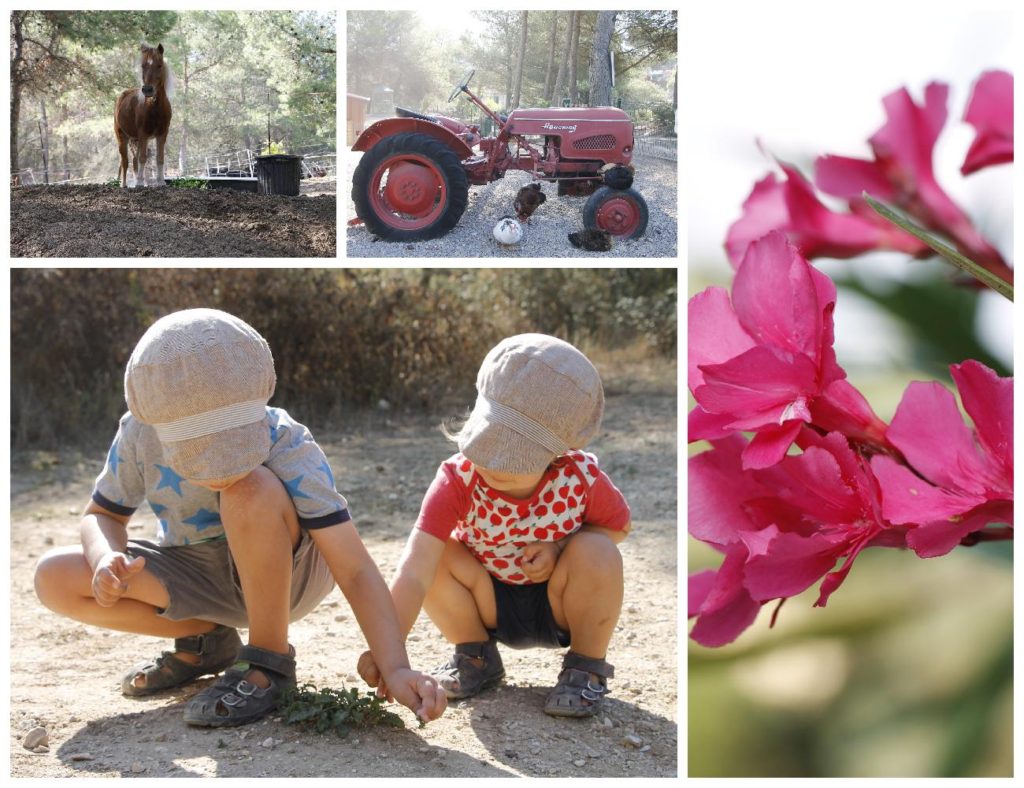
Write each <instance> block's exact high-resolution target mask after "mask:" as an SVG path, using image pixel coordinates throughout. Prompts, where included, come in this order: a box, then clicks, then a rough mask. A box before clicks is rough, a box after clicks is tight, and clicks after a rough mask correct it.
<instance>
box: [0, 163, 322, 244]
mask: <svg viewBox="0 0 1024 788" xmlns="http://www.w3.org/2000/svg"><path fill="white" fill-rule="evenodd" d="M335 187H336V182H335V181H333V180H331V181H330V183H329V184H320V183H311V182H309V181H304V182H303V184H302V191H303V193H302V194H300V195H299V196H298V197H275V196H269V195H262V194H252V193H249V192H238V191H229V190H220V189H213V190H209V189H178V188H164V189H121V188H118V187H116V186H99V185H94V186H89V185H87V186H25V187H22V188H18V189H12V190H11V257H334V256H335V253H336V251H337V210H336V199H335V195H334V190H335Z"/></svg>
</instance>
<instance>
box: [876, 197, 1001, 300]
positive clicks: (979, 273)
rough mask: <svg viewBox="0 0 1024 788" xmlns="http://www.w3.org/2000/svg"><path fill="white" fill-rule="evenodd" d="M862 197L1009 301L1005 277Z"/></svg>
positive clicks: (879, 212)
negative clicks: (997, 274)
mask: <svg viewBox="0 0 1024 788" xmlns="http://www.w3.org/2000/svg"><path fill="white" fill-rule="evenodd" d="M863 197H864V201H865V202H866V203H867V204H868V205H870V206H871V207H872V208H873V209H874V210H875V213H877V214H878V215H879V216H881V217H882V218H884V219H887V220H889V221H890V222H892V223H893V224H895V225H896V226H897V227H899V228H901V229H903V230H905V231H906V232H908V233H910V234H911V235H912V236H914V237H915V238H918V239H919V240H921V241H923V242H924V243H925V244H927V245H928V246H929V247H930V248H931V249H932V250H934V251H935V252H936V253H937V254H939V255H941V256H942V257H944V258H945V259H946V260H948V261H949V262H951V263H952V264H953V265H955V266H956V267H957V268H959V269H960V270H961V271H965V272H966V273H968V274H970V275H971V276H973V277H974V278H975V279H977V280H978V281H979V282H981V283H982V284H984V285H986V286H988V287H991V288H992V289H993V290H995V291H996V292H997V293H999V295H1001V296H1003V297H1004V298H1007V299H1009V300H1010V301H1012V300H1013V285H1012V284H1010V283H1009V282H1007V281H1006V280H1005V279H1003V278H1001V277H999V276H996V275H995V274H993V273H992V272H991V271H989V270H988V269H986V268H983V267H982V266H980V265H978V264H977V263H976V262H974V261H973V260H971V259H970V258H969V257H964V256H963V255H962V254H960V252H958V251H957V250H956V249H953V248H952V247H950V246H947V245H946V244H944V243H942V242H941V241H939V240H937V239H936V238H933V237H932V236H931V235H929V234H928V233H926V232H925V231H924V230H922V229H921V228H920V227H918V226H917V225H916V224H914V223H913V222H911V221H910V220H909V219H907V218H906V217H904V216H901V215H900V214H898V213H896V211H894V210H893V209H892V208H890V207H889V206H887V205H885V204H884V203H881V202H879V201H878V200H876V199H875V198H874V197H872V196H871V195H869V194H868V193H867V192H864V193H863Z"/></svg>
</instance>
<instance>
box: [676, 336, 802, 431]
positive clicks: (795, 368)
mask: <svg viewBox="0 0 1024 788" xmlns="http://www.w3.org/2000/svg"><path fill="white" fill-rule="evenodd" d="M815 371H816V370H815V368H814V365H813V364H812V363H811V361H810V360H809V359H808V358H807V357H806V356H802V355H793V354H790V353H787V352H784V351H779V350H776V349H775V348H770V347H764V346H758V347H754V348H751V349H750V350H748V351H746V352H745V353H742V354H740V355H739V356H737V357H736V358H733V359H730V360H729V361H726V362H725V363H723V364H711V365H707V366H703V367H701V372H702V373H703V375H704V385H703V386H700V387H699V388H697V389H696V390H694V392H693V397H694V399H695V400H697V403H698V404H699V405H700V406H701V407H702V408H704V409H705V410H707V411H709V412H710V413H733V414H735V415H736V416H737V417H741V416H743V415H744V414H754V413H759V414H760V413H766V414H768V415H767V417H766V419H767V420H766V421H765V423H772V422H774V423H776V424H778V423H780V422H781V421H783V420H785V419H784V418H783V417H784V415H785V414H786V413H787V412H792V409H791V408H790V406H791V405H794V403H796V402H797V400H799V399H800V398H801V397H805V398H806V397H807V396H808V395H810V394H812V393H813V392H814V388H815ZM796 407H798V406H796ZM794 415H795V414H794ZM792 417H793V416H788V418H792ZM746 428H747V429H752V428H753V427H752V426H747V427H746Z"/></svg>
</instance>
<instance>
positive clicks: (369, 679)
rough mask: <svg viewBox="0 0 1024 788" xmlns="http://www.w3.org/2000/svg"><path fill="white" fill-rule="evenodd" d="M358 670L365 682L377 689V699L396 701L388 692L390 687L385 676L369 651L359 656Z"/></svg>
mask: <svg viewBox="0 0 1024 788" xmlns="http://www.w3.org/2000/svg"><path fill="white" fill-rule="evenodd" d="M356 670H357V671H359V675H360V676H361V677H362V679H363V681H365V682H366V683H367V684H369V685H370V686H371V687H376V689H377V697H379V698H387V699H388V700H394V699H395V698H394V696H393V695H392V694H391V693H390V692H389V691H388V685H387V684H385V683H384V676H382V675H381V672H380V668H378V667H377V663H376V662H374V661H373V654H372V653H371V652H369V651H364V652H363V653H362V654H360V655H359V661H358V662H357V663H356Z"/></svg>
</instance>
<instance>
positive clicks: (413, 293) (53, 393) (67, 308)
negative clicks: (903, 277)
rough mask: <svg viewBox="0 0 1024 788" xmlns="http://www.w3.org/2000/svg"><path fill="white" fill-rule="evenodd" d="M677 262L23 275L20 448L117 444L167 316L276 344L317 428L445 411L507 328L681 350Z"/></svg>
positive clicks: (285, 389) (16, 389)
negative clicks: (209, 319)
mask: <svg viewBox="0 0 1024 788" xmlns="http://www.w3.org/2000/svg"><path fill="white" fill-rule="evenodd" d="M676 277H677V272H676V269H674V268H673V269H550V270H548V269H498V270H489V269H460V270H446V269H408V270H398V269H394V270H381V269H371V270H359V269H336V270H324V269H139V270H132V269H105V268H94V269H56V270H54V269H50V270H40V269H14V270H13V271H12V272H11V348H12V350H11V370H12V382H11V429H12V440H13V445H14V447H16V448H17V447H21V446H26V445H30V444H31V445H32V446H33V448H40V449H45V448H55V447H57V446H59V445H61V444H63V443H68V442H71V443H74V442H75V441H76V440H78V439H79V438H81V437H83V436H84V435H89V434H96V433H97V432H98V435H97V437H104V438H105V437H108V433H109V432H110V430H111V429H112V428H113V425H114V424H115V423H116V421H117V418H118V417H119V416H120V414H121V413H123V412H124V408H125V405H124V396H123V384H122V378H123V374H124V367H125V364H126V362H127V360H128V357H129V356H130V354H131V351H132V349H133V348H134V346H135V343H136V342H137V341H138V339H139V337H140V336H141V335H142V333H143V332H144V331H145V329H146V328H147V327H148V326H149V325H150V324H151V323H152V322H153V321H154V320H156V319H158V318H159V317H162V316H163V315H165V314H168V313H169V312H172V311H175V310H178V309H185V308H190V307H200V306H202V307H212V308H216V309H222V310H224V311H226V312H230V313H232V314H235V315H238V316H239V317H241V318H242V319H243V320H246V321H247V322H249V323H250V324H251V325H252V326H254V327H255V328H256V329H257V330H258V331H259V332H260V333H261V334H263V336H264V337H266V339H267V341H268V342H269V344H270V347H271V350H272V351H273V353H274V360H275V366H276V370H277V377H278V384H277V391H276V393H275V395H274V399H273V400H272V401H273V402H274V403H275V404H279V405H283V406H284V407H287V408H288V409H290V410H291V411H292V412H293V413H295V414H296V416H297V417H298V418H300V419H303V420H308V421H325V420H329V419H337V418H339V417H341V416H342V414H343V413H344V412H346V410H350V409H351V408H353V407H356V408H359V407H366V406H374V405H376V404H377V402H378V401H379V400H380V399H385V400H387V401H388V403H389V404H390V405H392V406H395V407H407V408H415V409H420V410H423V411H427V412H430V413H433V414H439V413H441V412H442V411H443V410H445V409H448V411H449V412H448V415H456V413H455V411H456V410H457V411H458V412H461V410H462V409H464V408H465V407H468V406H469V405H471V404H472V401H473V398H474V396H475V394H474V388H473V385H474V381H475V377H476V371H477V369H478V367H479V365H480V362H481V360H482V359H483V357H484V355H485V354H486V353H487V351H488V350H489V349H490V348H491V347H492V346H493V345H494V344H496V343H497V341H498V340H500V339H501V338H502V337H504V336H508V335H510V334H516V333H522V332H527V331H539V332H543V333H548V334H553V335H556V336H560V337H562V338H563V339H565V340H567V341H569V342H572V343H574V344H576V345H578V346H580V347H581V348H583V349H584V350H585V351H586V350H587V349H589V348H607V349H615V348H622V347H633V346H637V347H639V348H640V352H649V353H650V354H652V355H656V356H658V357H667V358H674V357H675V352H676Z"/></svg>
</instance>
